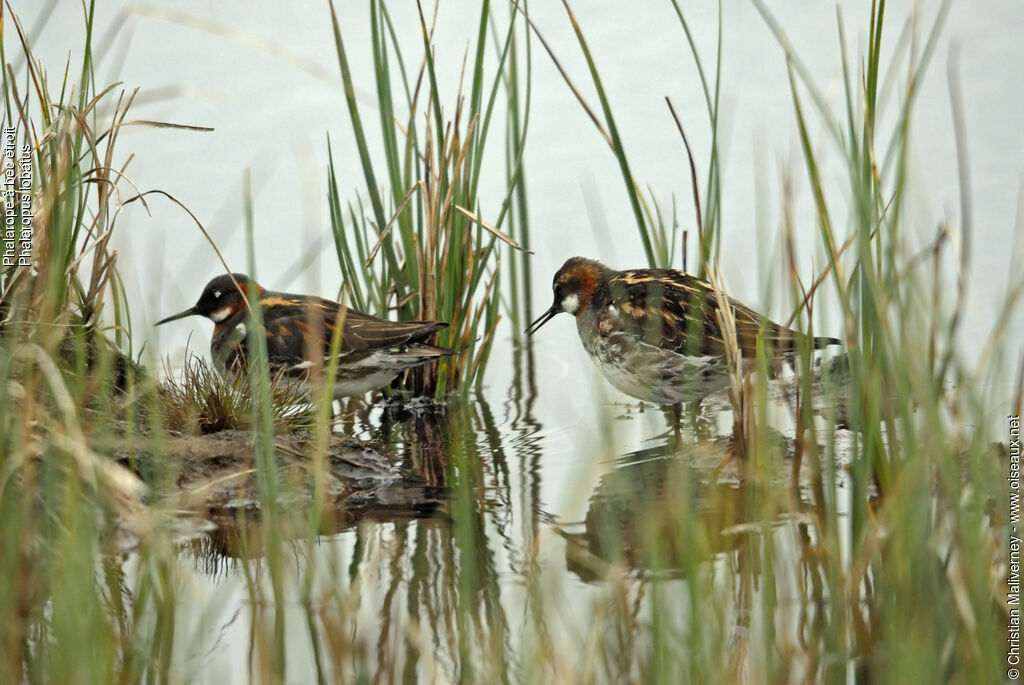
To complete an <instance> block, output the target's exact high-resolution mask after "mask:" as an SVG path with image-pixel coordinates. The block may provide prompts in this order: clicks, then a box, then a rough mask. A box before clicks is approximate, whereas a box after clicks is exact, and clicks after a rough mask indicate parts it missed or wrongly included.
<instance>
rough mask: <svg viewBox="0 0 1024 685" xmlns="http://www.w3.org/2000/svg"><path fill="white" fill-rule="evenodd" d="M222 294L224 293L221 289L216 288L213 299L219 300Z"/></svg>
mask: <svg viewBox="0 0 1024 685" xmlns="http://www.w3.org/2000/svg"><path fill="white" fill-rule="evenodd" d="M221 295H223V293H222V292H221V291H219V290H214V291H213V299H215V300H219V299H220V296H221Z"/></svg>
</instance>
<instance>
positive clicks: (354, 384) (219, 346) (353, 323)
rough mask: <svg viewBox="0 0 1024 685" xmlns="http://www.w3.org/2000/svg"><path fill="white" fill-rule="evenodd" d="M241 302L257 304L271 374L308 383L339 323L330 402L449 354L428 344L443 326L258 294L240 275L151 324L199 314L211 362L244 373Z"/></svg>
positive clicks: (308, 298)
mask: <svg viewBox="0 0 1024 685" xmlns="http://www.w3.org/2000/svg"><path fill="white" fill-rule="evenodd" d="M236 283H237V285H236ZM247 302H250V303H251V302H258V303H259V306H260V312H261V314H262V318H263V332H264V334H265V335H266V341H267V361H268V365H269V367H270V371H271V373H272V374H283V375H285V376H288V377H292V378H297V379H299V380H301V381H305V380H307V379H308V376H309V370H310V369H312V368H314V367H318V366H319V367H321V368H322V367H325V366H326V365H327V362H328V361H329V358H328V355H329V353H330V348H331V336H332V335H333V334H334V330H335V327H336V326H338V325H339V324H341V325H343V329H342V332H341V344H340V348H339V350H338V374H337V377H336V379H335V384H334V396H335V397H336V398H340V397H351V396H357V395H363V394H365V393H367V392H369V391H371V390H374V389H376V388H380V387H383V386H385V385H388V384H390V383H391V382H392V381H393V380H394V379H395V378H397V377H398V375H399V374H400V373H402V372H403V371H406V370H407V369H412V368H415V367H417V366H422V365H423V364H428V363H430V362H433V361H435V360H437V359H441V358H442V357H447V356H450V355H453V354H455V352H454V351H453V350H449V349H447V348H444V347H438V346H436V345H432V344H430V343H428V342H427V340H428V339H429V338H430V337H431V336H432V335H433V334H434V333H435V332H437V331H439V330H441V329H443V328H447V327H448V324H447V323H445V322H443V321H388V320H386V319H380V318H378V317H376V316H371V315H370V314H364V313H363V312H360V311H357V310H355V309H352V308H347V307H344V306H342V305H341V304H339V303H338V302H334V301H333V300H327V299H324V298H322V297H316V296H314V295H291V294H288V293H276V292H271V291H269V290H264V289H263V288H262V287H260V286H259V284H257V283H256V282H255V281H252V280H249V278H248V277H247V276H245V275H244V274H230V275H229V274H225V275H223V276H217V277H216V278H214V279H213V280H212V281H210V282H209V283H207V284H206V287H205V288H204V289H203V293H202V295H201V296H200V297H199V301H198V302H197V303H196V304H195V306H193V307H191V308H189V309H186V310H185V311H183V312H181V313H179V314H175V315H173V316H168V317H167V318H166V319H162V320H160V321H158V322H157V323H156V325H157V326H159V325H161V324H165V323H168V322H170V321H176V320H177V319H182V318H185V317H186V316H195V315H198V316H205V317H206V318H208V319H210V320H211V321H213V322H214V324H215V326H214V328H213V339H212V341H211V344H210V352H211V354H212V356H213V361H214V363H215V364H216V365H217V367H218V368H219V369H221V370H222V371H223V372H226V373H229V374H235V373H244V371H245V369H246V368H248V364H247V355H248V350H247V346H246V333H247V331H246V323H247V317H248V313H247ZM342 321H343V322H344V323H343V324H342Z"/></svg>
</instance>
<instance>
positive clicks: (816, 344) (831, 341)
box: [814, 338, 843, 350]
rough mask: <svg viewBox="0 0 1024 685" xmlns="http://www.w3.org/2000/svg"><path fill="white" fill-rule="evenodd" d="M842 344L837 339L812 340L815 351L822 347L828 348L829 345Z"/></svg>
mask: <svg viewBox="0 0 1024 685" xmlns="http://www.w3.org/2000/svg"><path fill="white" fill-rule="evenodd" d="M842 344H843V341H842V340H840V339H839V338H815V339H814V349H816V350H820V349H821V348H823V347H828V346H829V345H842Z"/></svg>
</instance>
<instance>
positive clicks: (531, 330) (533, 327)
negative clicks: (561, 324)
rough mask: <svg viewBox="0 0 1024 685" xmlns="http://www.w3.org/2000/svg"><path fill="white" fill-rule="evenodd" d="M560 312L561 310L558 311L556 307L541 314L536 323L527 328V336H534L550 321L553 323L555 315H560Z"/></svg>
mask: <svg viewBox="0 0 1024 685" xmlns="http://www.w3.org/2000/svg"><path fill="white" fill-rule="evenodd" d="M559 311H561V310H559V309H557V308H556V307H551V309H549V310H547V311H546V312H544V313H543V314H541V315H540V318H538V319H537V320H536V321H534V322H533V323H531V324H530V325H529V326H527V327H526V334H527V335H533V334H534V333H536V332H537V331H539V330H540V327H541V326H543V325H544V324H546V323H547V322H548V321H551V319H552V317H554V316H555V314H558V312H559Z"/></svg>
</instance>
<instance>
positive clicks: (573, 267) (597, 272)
mask: <svg viewBox="0 0 1024 685" xmlns="http://www.w3.org/2000/svg"><path fill="white" fill-rule="evenodd" d="M608 272H609V269H608V267H606V266H605V265H604V264H602V263H601V262H598V261H595V260H593V259H586V258H584V257H572V258H571V259H569V260H567V261H566V262H565V264H563V265H562V268H561V269H559V270H558V272H557V273H556V274H555V278H554V281H553V282H552V284H551V289H552V291H554V294H555V301H554V303H553V304H552V305H551V307H550V308H549V309H548V310H547V311H546V312H544V313H543V314H541V315H540V317H539V318H538V319H537V320H536V321H534V322H533V323H531V324H530V326H529V327H528V328H527V329H526V333H527V335H533V334H534V333H536V332H537V331H538V330H540V327H541V326H543V325H544V324H546V323H547V322H548V321H550V320H551V319H552V317H554V316H555V315H556V314H560V313H562V312H567V313H569V314H572V315H573V316H576V317H579V316H580V315H582V314H583V312H585V311H586V310H587V308H588V307H590V303H591V300H592V299H593V297H594V292H595V291H596V290H597V288H598V286H599V285H600V284H601V281H602V279H604V278H605V277H606V275H607V273H608Z"/></svg>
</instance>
